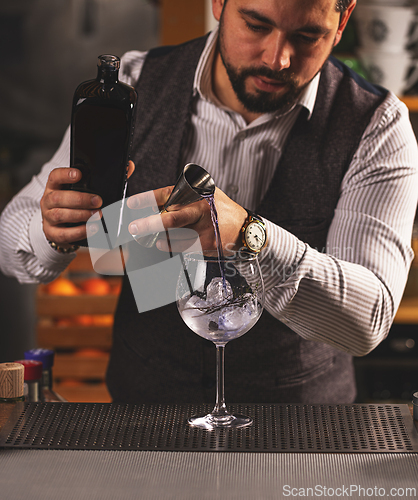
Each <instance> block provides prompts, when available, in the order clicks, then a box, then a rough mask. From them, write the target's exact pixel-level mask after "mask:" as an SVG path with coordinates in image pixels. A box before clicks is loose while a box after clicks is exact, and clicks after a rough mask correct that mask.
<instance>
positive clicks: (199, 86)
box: [193, 27, 320, 119]
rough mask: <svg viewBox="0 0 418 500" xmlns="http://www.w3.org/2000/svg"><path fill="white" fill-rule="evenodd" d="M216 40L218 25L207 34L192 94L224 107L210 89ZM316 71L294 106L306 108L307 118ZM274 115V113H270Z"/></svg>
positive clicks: (313, 95) (314, 89)
mask: <svg viewBox="0 0 418 500" xmlns="http://www.w3.org/2000/svg"><path fill="white" fill-rule="evenodd" d="M217 40H218V27H216V28H215V29H214V30H213V31H212V32H211V33H210V34H209V36H208V39H207V41H206V45H205V48H204V49H203V52H202V54H201V56H200V59H199V62H198V65H197V68H196V72H195V76H194V82H193V94H194V95H199V96H200V98H201V99H204V100H206V101H209V102H212V103H214V104H216V105H217V106H220V107H224V106H222V104H221V103H220V102H219V100H218V99H217V98H216V96H215V94H214V93H213V90H212V67H213V58H214V57H215V51H216V42H217ZM319 76H320V73H318V74H317V75H316V76H315V77H314V78H313V80H312V81H311V82H310V83H309V84H308V85H307V86H306V88H305V89H304V91H303V92H302V94H301V95H300V96H299V99H298V101H297V102H296V104H295V106H297V105H299V106H303V107H305V108H306V109H307V110H308V119H309V118H310V117H311V115H312V112H313V108H314V105H315V100H316V95H317V92H318V85H319ZM272 115H273V116H276V113H274V114H272Z"/></svg>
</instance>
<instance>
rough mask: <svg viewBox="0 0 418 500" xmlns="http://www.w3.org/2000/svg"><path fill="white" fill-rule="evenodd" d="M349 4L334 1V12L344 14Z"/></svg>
mask: <svg viewBox="0 0 418 500" xmlns="http://www.w3.org/2000/svg"><path fill="white" fill-rule="evenodd" d="M227 1H228V0H225V1H224V7H225V5H226V2H227ZM350 3H351V0H336V4H335V10H336V11H337V12H345V11H346V10H347V8H348V6H349V5H350Z"/></svg>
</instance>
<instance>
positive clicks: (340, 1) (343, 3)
mask: <svg viewBox="0 0 418 500" xmlns="http://www.w3.org/2000/svg"><path fill="white" fill-rule="evenodd" d="M350 3H351V0H337V2H336V4H335V10H336V11H337V12H345V11H346V10H347V8H348V6H349V5H350Z"/></svg>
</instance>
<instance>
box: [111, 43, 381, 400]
mask: <svg viewBox="0 0 418 500" xmlns="http://www.w3.org/2000/svg"><path fill="white" fill-rule="evenodd" d="M205 41H206V38H202V39H198V40H194V41H192V42H188V43H186V44H184V45H182V46H180V48H178V47H163V48H159V49H155V50H153V51H151V52H150V54H149V55H148V57H147V59H146V62H145V64H144V68H143V71H142V73H141V77H140V79H139V82H138V84H137V90H138V94H139V99H138V104H137V116H136V129H135V138H134V143H133V153H132V158H133V160H134V162H135V164H136V170H135V173H134V175H133V176H132V178H131V179H130V180H129V191H130V193H129V194H133V193H136V192H142V191H147V190H150V189H155V188H158V187H162V186H166V185H171V184H174V183H175V180H176V178H177V176H178V173H179V170H180V168H182V167H183V165H180V164H179V161H180V152H181V145H182V138H183V133H184V131H185V128H186V124H187V122H188V118H189V114H190V107H191V103H192V100H193V96H192V87H193V79H194V73H195V69H196V65H197V62H198V60H199V57H200V54H201V51H202V50H203V47H204V44H205ZM384 97H385V92H384V91H383V90H381V89H379V88H376V87H374V86H371V85H369V84H367V83H366V82H364V81H363V80H361V79H360V78H359V77H358V76H357V75H355V74H354V73H352V72H351V71H350V70H349V69H348V68H347V67H345V66H342V65H341V64H339V63H338V62H337V61H335V60H334V59H333V58H331V59H330V60H329V61H328V62H327V63H326V64H325V66H324V68H323V71H322V73H321V80H320V85H319V91H318V97H317V101H316V104H315V108H314V111H313V114H312V117H311V119H310V120H307V119H306V114H305V113H304V112H302V113H301V114H300V115H299V118H298V120H297V122H296V124H295V126H294V128H293V130H292V132H291V134H290V136H289V139H288V142H287V145H286V148H285V150H284V152H283V155H282V158H281V160H280V163H279V165H278V167H277V169H276V173H275V175H274V178H273V180H272V183H271V186H270V188H269V190H268V192H267V194H266V195H265V197H264V199H263V201H262V203H261V204H260V206H259V207H258V208H257V213H259V214H260V215H262V216H264V217H265V218H267V219H269V220H270V221H272V222H274V223H276V224H278V225H280V226H282V227H284V228H285V229H287V230H288V231H290V232H292V233H293V234H295V235H296V236H297V237H298V238H300V239H301V240H303V241H305V242H307V243H308V244H309V245H310V246H312V247H314V248H317V249H318V250H320V251H321V250H323V249H324V247H325V245H326V236H327V232H328V228H329V225H330V223H331V220H332V217H333V214H334V209H335V207H336V204H337V201H338V196H339V189H340V184H341V180H342V177H343V175H344V173H345V171H346V170H347V168H348V165H349V164H350V161H351V158H352V156H353V154H354V152H355V150H356V148H357V146H358V144H359V141H360V138H361V136H362V134H363V132H364V130H365V127H366V126H367V124H368V123H369V120H370V118H371V116H372V114H373V113H374V111H375V110H376V108H377V106H378V105H379V104H380V103H381V102H382V100H383V99H384ZM202 166H203V167H204V165H202ZM107 383H108V387H109V390H110V393H111V395H112V397H113V398H114V400H115V401H118V402H137V403H138V402H148V403H182V402H183V403H185V402H191V403H199V402H209V403H211V402H213V401H214V397H215V347H214V345H213V344H212V343H211V342H208V341H206V340H204V339H201V338H200V337H198V336H197V335H195V334H194V333H193V332H191V331H190V330H189V329H188V328H187V327H186V325H185V324H184V323H183V322H182V320H181V318H180V316H179V314H178V312H177V309H176V305H175V304H172V305H169V306H166V307H163V308H160V309H157V310H153V311H149V312H147V313H142V314H139V313H138V312H137V310H136V306H135V302H134V299H133V295H132V292H131V289H130V286H129V282H128V280H127V279H125V280H124V286H123V289H122V293H121V297H120V300H119V304H118V309H117V312H116V315H115V327H114V345H113V349H112V355H111V360H110V363H109V368H108V373H107ZM226 397H227V401H230V402H247V403H251V402H259V403H268V402H286V403H287V402H288V403H292V402H299V403H348V402H352V401H353V400H354V398H355V382H354V373H353V367H352V358H351V356H349V355H347V354H345V353H342V352H339V351H337V350H335V349H333V348H331V347H330V346H328V345H326V344H321V343H316V342H311V341H306V340H304V339H302V338H301V337H300V336H299V335H297V334H296V333H294V332H293V331H292V330H290V329H289V328H288V327H286V326H285V325H283V324H282V323H281V322H279V321H278V320H277V319H275V318H273V317H272V316H271V315H270V314H269V313H267V312H266V311H264V313H263V315H262V317H261V319H260V321H259V322H258V323H257V324H256V326H255V327H254V328H253V329H252V330H251V331H250V332H249V333H247V334H246V335H244V336H243V337H241V338H240V339H237V340H235V341H233V342H230V343H229V344H228V345H227V348H226Z"/></svg>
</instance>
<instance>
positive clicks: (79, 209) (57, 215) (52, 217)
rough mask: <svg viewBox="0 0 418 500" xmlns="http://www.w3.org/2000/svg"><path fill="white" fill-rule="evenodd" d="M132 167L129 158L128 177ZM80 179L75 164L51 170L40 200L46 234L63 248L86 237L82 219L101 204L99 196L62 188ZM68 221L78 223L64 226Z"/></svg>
mask: <svg viewBox="0 0 418 500" xmlns="http://www.w3.org/2000/svg"><path fill="white" fill-rule="evenodd" d="M134 169H135V165H134V163H133V162H129V166H128V177H129V176H130V175H131V174H132V173H133V171H134ZM80 179H81V172H80V170H78V169H77V168H56V169H54V170H52V171H51V173H50V174H49V177H48V182H47V184H46V187H45V191H44V194H43V196H42V199H41V203H40V204H41V212H42V224H43V230H44V233H45V236H46V238H47V239H48V240H50V241H53V242H55V243H57V244H58V245H59V246H61V247H64V248H65V247H69V246H71V244H72V243H73V242H74V241H79V240H82V239H85V238H86V237H87V236H86V225H85V222H86V221H87V220H88V219H89V218H90V217H91V216H92V215H94V214H95V213H97V212H98V211H99V208H100V207H101V205H102V199H101V198H100V196H97V195H94V194H91V193H82V192H80V191H73V190H63V189H62V185H63V184H74V183H76V182H78V181H79V180H80ZM98 217H99V214H98ZM68 223H73V224H74V223H75V224H81V225H77V226H74V227H67V225H68Z"/></svg>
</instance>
